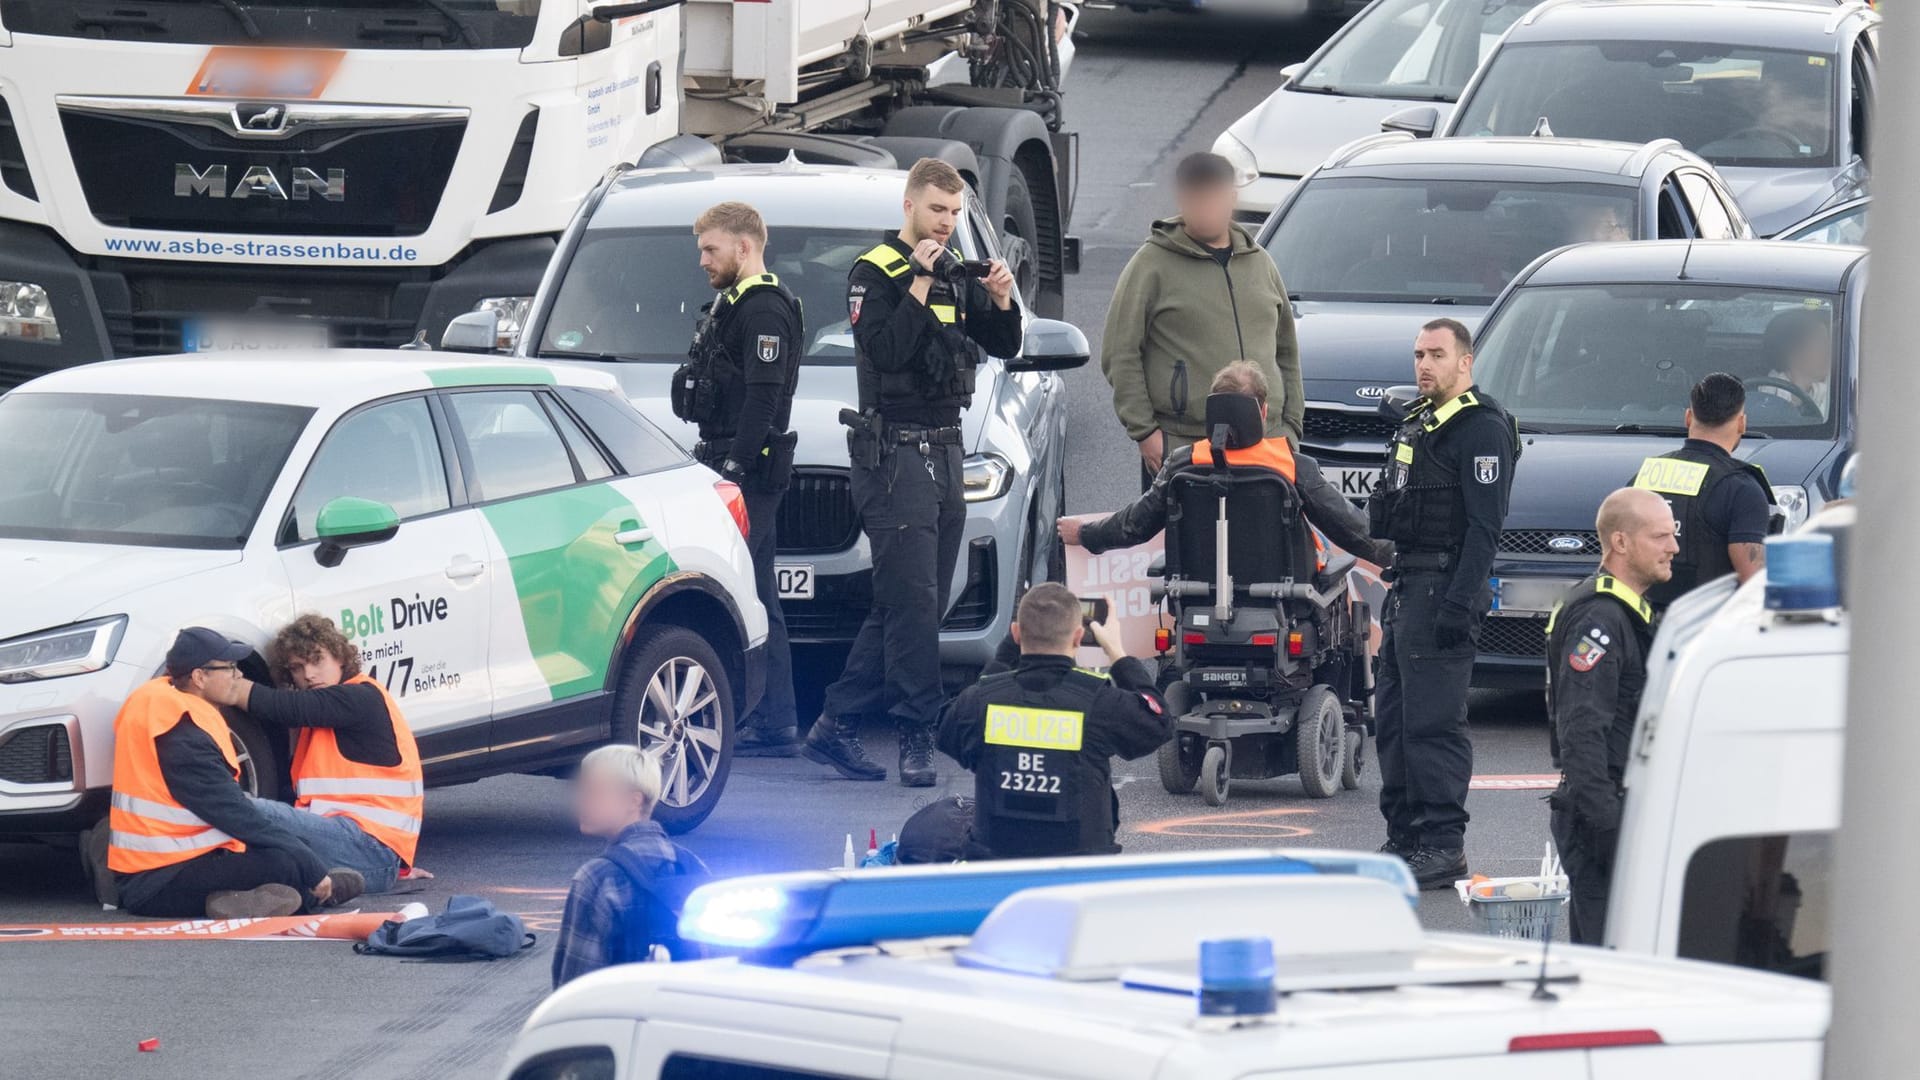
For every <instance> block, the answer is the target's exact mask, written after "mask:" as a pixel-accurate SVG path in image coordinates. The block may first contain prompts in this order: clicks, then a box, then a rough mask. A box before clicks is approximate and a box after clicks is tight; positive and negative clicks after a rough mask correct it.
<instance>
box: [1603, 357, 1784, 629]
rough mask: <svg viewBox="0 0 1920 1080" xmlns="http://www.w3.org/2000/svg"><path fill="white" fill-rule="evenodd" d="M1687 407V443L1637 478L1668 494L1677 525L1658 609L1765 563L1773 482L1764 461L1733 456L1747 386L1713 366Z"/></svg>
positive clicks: (1652, 598) (1654, 600)
mask: <svg viewBox="0 0 1920 1080" xmlns="http://www.w3.org/2000/svg"><path fill="white" fill-rule="evenodd" d="M1690 405H1691V407H1690V408H1688V409H1687V441H1686V443H1685V444H1684V445H1682V446H1681V447H1680V449H1678V450H1675V451H1674V452H1672V453H1670V454H1662V455H1660V456H1659V457H1650V458H1648V459H1647V460H1646V461H1644V462H1642V463H1641V465H1640V473H1639V475H1638V476H1636V477H1634V480H1633V486H1634V487H1637V488H1644V489H1646V490H1648V491H1653V492H1656V493H1658V494H1660V495H1662V496H1664V497H1665V498H1666V500H1667V505H1668V506H1670V507H1672V509H1673V517H1674V520H1675V521H1677V522H1678V523H1679V533H1680V555H1679V557H1678V558H1676V559H1674V560H1673V576H1672V577H1671V578H1662V579H1661V580H1662V584H1658V585H1655V586H1654V587H1653V589H1652V591H1651V592H1649V593H1648V594H1647V600H1648V602H1649V603H1651V604H1652V605H1653V609H1654V611H1655V612H1656V613H1658V612H1661V611H1665V610H1666V608H1667V605H1668V604H1671V603H1673V602H1674V601H1675V600H1677V599H1679V598H1680V596H1681V595H1682V594H1684V593H1686V592H1687V591H1689V590H1691V589H1692V588H1693V587H1694V586H1696V585H1699V584H1701V583H1702V582H1707V581H1712V580H1713V579H1715V578H1717V577H1722V576H1724V575H1727V574H1737V575H1739V577H1740V580H1741V581H1745V580H1747V579H1748V578H1750V577H1752V576H1753V575H1754V574H1756V573H1759V572H1760V570H1761V568H1762V567H1765V566H1766V565H1767V532H1768V529H1769V528H1770V526H1771V522H1772V519H1773V507H1774V499H1773V486H1772V485H1771V484H1768V483H1767V474H1766V473H1764V472H1761V471H1760V466H1758V465H1753V464H1750V463H1748V462H1744V461H1741V460H1739V459H1738V458H1736V457H1734V456H1733V451H1734V450H1735V449H1736V448H1737V447H1739V445H1740V439H1741V437H1742V436H1744V435H1745V434H1746V433H1747V390H1746V387H1744V386H1742V385H1741V383H1740V380H1739V379H1736V378H1734V377H1733V376H1732V375H1728V374H1726V373H1725V372H1720V371H1716V372H1714V373H1713V374H1711V375H1709V376H1707V377H1706V378H1704V379H1701V380H1700V382H1699V383H1698V384H1696V385H1695V386H1694V388H1693V396H1692V400H1691V402H1690Z"/></svg>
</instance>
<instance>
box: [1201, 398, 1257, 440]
mask: <svg viewBox="0 0 1920 1080" xmlns="http://www.w3.org/2000/svg"><path fill="white" fill-rule="evenodd" d="M1223 427H1224V428H1226V439H1227V443H1226V446H1224V447H1222V449H1225V450H1245V449H1246V448H1248V447H1250V446H1255V445H1258V444H1259V442H1260V440H1262V439H1264V438H1266V437H1267V423H1266V421H1265V420H1263V419H1261V417H1260V402H1259V399H1257V398H1255V397H1254V396H1253V395H1252V394H1208V395H1207V438H1208V440H1209V441H1210V442H1217V441H1218V440H1217V439H1215V438H1214V436H1215V435H1217V434H1218V433H1219V431H1220V429H1221V428H1223Z"/></svg>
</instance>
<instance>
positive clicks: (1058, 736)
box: [939, 583, 1173, 859]
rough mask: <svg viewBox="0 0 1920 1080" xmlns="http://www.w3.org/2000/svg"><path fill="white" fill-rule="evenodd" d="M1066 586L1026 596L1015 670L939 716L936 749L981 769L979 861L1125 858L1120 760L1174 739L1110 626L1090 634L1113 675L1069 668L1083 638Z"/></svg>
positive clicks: (1145, 678) (1147, 676) (983, 681)
mask: <svg viewBox="0 0 1920 1080" xmlns="http://www.w3.org/2000/svg"><path fill="white" fill-rule="evenodd" d="M1087 629H1089V628H1088V627H1086V626H1085V624H1084V623H1083V622H1082V619H1081V611H1080V601H1079V598H1077V597H1075V596H1074V595H1073V593H1072V592H1069V591H1068V590H1067V588H1066V586H1064V585H1055V584H1050V583H1048V584H1040V585H1035V586H1034V587H1033V588H1031V589H1029V590H1027V594H1026V595H1025V596H1024V597H1022V598H1021V600H1020V610H1019V612H1018V618H1017V619H1016V621H1015V622H1014V625H1013V641H1015V642H1017V643H1018V645H1019V648H1020V656H1019V661H1018V665H1017V666H1015V667H1013V668H1012V669H1011V670H1005V669H1002V670H999V671H993V666H994V665H990V666H989V673H988V674H986V675H983V676H982V677H981V678H980V681H978V682H976V683H974V684H973V685H972V686H970V687H968V688H967V689H966V690H964V691H962V692H961V694H960V696H959V697H957V698H955V699H953V701H952V702H951V703H950V704H948V706H947V707H946V710H945V711H944V712H942V713H941V716H940V732H939V743H940V750H941V752H942V753H944V754H946V755H947V756H948V757H951V758H953V759H954V760H955V761H958V762H959V763H960V764H961V765H962V766H964V767H966V768H968V769H971V770H973V788H974V793H975V809H974V820H973V841H972V844H971V845H970V848H969V854H970V855H971V856H972V857H974V858H990V859H1017V858H1040V857H1046V856H1055V855H1108V854H1112V853H1114V852H1117V851H1119V850H1120V845H1119V844H1117V843H1115V842H1114V834H1115V832H1116V831H1117V830H1118V829H1119V823H1120V799H1119V797H1118V796H1117V795H1115V794H1114V791H1113V758H1114V757H1115V756H1116V755H1117V756H1119V757H1122V758H1126V759H1129V760H1131V759H1133V758H1138V757H1143V756H1145V755H1147V754H1151V753H1153V752H1154V751H1155V750H1158V749H1159V748H1160V745H1161V744H1162V743H1164V742H1166V741H1167V740H1168V739H1170V738H1172V737H1173V721H1172V718H1170V717H1169V716H1168V715H1167V711H1166V709H1165V707H1164V706H1163V705H1162V704H1161V702H1160V698H1159V695H1158V694H1156V693H1155V692H1154V690H1153V676H1152V675H1151V673H1149V672H1148V670H1147V666H1146V665H1145V664H1143V663H1141V662H1140V661H1138V660H1136V659H1134V658H1132V657H1130V656H1128V655H1127V654H1126V653H1125V651H1124V650H1122V649H1121V647H1120V631H1119V629H1118V628H1117V627H1116V626H1114V624H1113V623H1112V621H1111V619H1109V621H1108V622H1106V623H1102V624H1098V625H1095V626H1092V627H1091V628H1090V629H1091V630H1092V632H1093V636H1094V640H1096V641H1098V642H1099V643H1100V647H1101V648H1102V649H1104V650H1106V654H1107V657H1108V659H1109V660H1110V661H1111V662H1112V665H1113V667H1112V669H1111V670H1112V675H1111V677H1109V676H1105V675H1096V674H1094V673H1092V672H1089V671H1083V670H1081V669H1079V668H1076V667H1074V666H1073V660H1074V654H1075V653H1076V652H1077V651H1078V650H1079V648H1080V641H1081V638H1082V636H1083V634H1084V633H1085V632H1086V630H1087Z"/></svg>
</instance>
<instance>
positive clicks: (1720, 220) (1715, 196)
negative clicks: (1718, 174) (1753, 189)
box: [1679, 170, 1737, 240]
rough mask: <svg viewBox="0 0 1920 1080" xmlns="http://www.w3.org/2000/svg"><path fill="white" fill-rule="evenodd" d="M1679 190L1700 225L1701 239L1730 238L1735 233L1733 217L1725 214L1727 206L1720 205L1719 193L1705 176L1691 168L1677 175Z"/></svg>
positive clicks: (1732, 237)
mask: <svg viewBox="0 0 1920 1080" xmlns="http://www.w3.org/2000/svg"><path fill="white" fill-rule="evenodd" d="M1679 180H1680V192H1681V194H1683V195H1685V196H1686V198H1687V208H1688V209H1689V210H1691V211H1693V220H1694V221H1695V222H1696V223H1698V225H1699V226H1700V238H1701V239H1702V240H1732V239H1734V238H1735V236H1736V235H1737V234H1736V233H1735V231H1734V227H1733V219H1731V218H1729V217H1728V216H1727V208H1726V207H1724V206H1722V205H1720V195H1719V193H1717V192H1715V191H1714V190H1713V185H1712V184H1711V183H1709V182H1708V180H1707V178H1706V177H1704V176H1702V175H1700V174H1699V173H1697V172H1694V171H1692V170H1687V171H1684V172H1682V173H1680V175H1679Z"/></svg>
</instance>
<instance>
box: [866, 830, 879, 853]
mask: <svg viewBox="0 0 1920 1080" xmlns="http://www.w3.org/2000/svg"><path fill="white" fill-rule="evenodd" d="M879 854H880V830H879V829H868V830H867V857H868V858H873V857H874V856H877V855H879Z"/></svg>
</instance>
